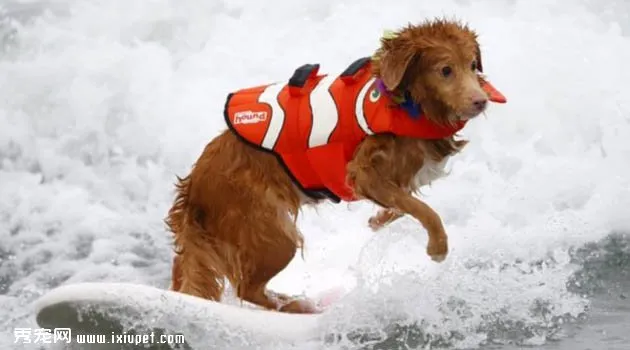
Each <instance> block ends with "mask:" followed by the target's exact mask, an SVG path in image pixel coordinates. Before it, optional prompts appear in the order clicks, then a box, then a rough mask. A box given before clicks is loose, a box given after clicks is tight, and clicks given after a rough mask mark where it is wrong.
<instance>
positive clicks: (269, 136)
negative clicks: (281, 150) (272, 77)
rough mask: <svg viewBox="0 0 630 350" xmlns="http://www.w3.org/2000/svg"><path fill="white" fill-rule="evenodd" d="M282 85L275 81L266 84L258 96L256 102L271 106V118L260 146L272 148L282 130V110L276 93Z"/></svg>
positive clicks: (278, 92)
mask: <svg viewBox="0 0 630 350" xmlns="http://www.w3.org/2000/svg"><path fill="white" fill-rule="evenodd" d="M283 87H284V84H281V83H275V84H272V85H269V86H267V88H266V89H265V91H263V93H262V94H260V96H259V97H258V102H260V103H267V104H268V105H269V107H271V120H270V121H269V128H267V133H266V134H265V138H264V139H263V142H262V145H261V146H262V147H263V148H265V149H273V147H274V146H275V145H276V141H278V136H280V131H282V125H283V124H284V110H283V109H282V107H280V103H279V102H278V94H280V90H282V88H283Z"/></svg>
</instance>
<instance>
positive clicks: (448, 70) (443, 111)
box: [379, 21, 505, 123]
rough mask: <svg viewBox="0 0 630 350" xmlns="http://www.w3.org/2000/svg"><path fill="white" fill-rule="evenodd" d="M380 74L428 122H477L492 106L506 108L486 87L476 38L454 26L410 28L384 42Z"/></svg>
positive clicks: (437, 23) (498, 95) (439, 24)
mask: <svg viewBox="0 0 630 350" xmlns="http://www.w3.org/2000/svg"><path fill="white" fill-rule="evenodd" d="M379 54H380V57H379V58H380V67H379V70H380V72H379V74H380V76H381V78H382V79H383V82H384V83H385V85H386V87H387V88H388V89H389V90H392V91H394V90H399V91H400V90H403V91H408V92H409V93H410V95H411V97H412V98H413V100H414V102H416V103H419V104H420V105H421V106H422V109H423V110H424V112H425V113H426V115H427V117H429V118H430V119H432V120H434V121H436V122H441V123H448V122H454V121H458V120H467V119H471V118H474V117H476V116H478V115H479V114H481V113H482V112H484V111H485V110H486V107H487V104H488V101H494V102H499V103H502V102H505V98H504V97H503V95H501V93H499V92H498V90H496V89H495V88H494V87H492V86H491V85H489V86H483V85H484V84H483V83H487V82H485V81H484V80H483V79H482V78H480V72H481V71H482V63H481V53H480V49H479V44H478V43H477V35H476V34H475V32H473V31H472V30H470V29H469V28H468V27H466V26H463V25H460V24H458V23H454V22H447V21H435V22H432V23H429V24H427V25H423V26H417V27H409V28H406V29H404V30H402V31H401V32H400V33H399V34H398V35H396V36H395V37H393V38H387V39H383V47H382V49H381V52H380V53H379Z"/></svg>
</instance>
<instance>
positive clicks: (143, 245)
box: [0, 0, 630, 347]
mask: <svg viewBox="0 0 630 350" xmlns="http://www.w3.org/2000/svg"><path fill="white" fill-rule="evenodd" d="M0 8H1V9H2V10H0V43H1V44H2V45H1V46H0V48H1V49H2V50H3V51H2V52H1V53H0V228H1V229H0V238H1V239H0V293H1V295H0V301H1V304H0V305H2V306H1V307H0V325H2V328H3V329H5V328H6V329H7V330H9V332H8V333H6V336H5V337H4V339H5V340H6V343H7V344H10V345H9V346H13V344H12V343H13V335H12V334H11V329H12V328H13V327H24V326H34V325H35V324H34V318H33V315H32V314H31V309H30V303H31V302H32V301H33V300H34V298H36V297H37V296H39V295H41V294H42V293H44V292H46V291H47V290H49V289H50V288H51V287H53V286H56V285H58V284H59V283H61V282H63V283H72V282H79V281H122V282H138V283H145V284H151V285H156V286H160V287H166V286H167V285H168V279H169V272H170V259H171V248H170V246H169V243H170V237H169V235H168V234H167V233H166V231H165V229H164V226H163V223H162V219H163V218H164V216H165V213H166V211H167V209H168V206H169V204H170V200H171V196H172V190H173V186H172V183H173V182H174V179H175V175H184V174H185V173H186V172H187V171H188V169H189V167H190V166H191V164H192V163H193V162H194V161H195V159H196V158H197V156H198V155H199V153H200V152H201V149H202V147H203V146H204V145H205V143H206V142H207V141H208V140H209V139H210V138H212V137H213V136H215V135H216V134H217V133H218V132H219V131H220V130H222V128H223V127H224V125H223V118H222V108H223V104H224V99H225V96H226V94H227V93H228V92H230V91H232V90H234V89H237V88H241V87H246V86H250V85H255V84H260V83H267V82H271V81H277V80H283V79H287V78H288V77H289V75H290V74H291V73H292V71H293V70H294V69H295V68H296V67H298V66H300V65H302V64H304V63H307V62H309V63H320V64H321V65H322V71H325V72H328V71H339V70H340V69H343V68H344V67H345V66H347V65H348V64H349V63H350V62H351V61H353V60H354V59H356V58H358V57H361V56H366V55H369V54H371V53H372V51H373V50H374V48H375V47H376V45H377V44H378V40H377V39H378V37H379V36H380V34H381V32H382V30H383V29H392V28H397V27H400V26H403V25H405V24H406V23H407V22H417V21H420V20H422V19H423V18H425V17H432V16H435V15H446V16H449V17H451V16H456V17H458V18H461V19H464V20H466V21H468V22H469V23H470V24H471V26H472V27H474V28H475V29H476V30H477V31H478V32H479V33H480V41H481V43H482V49H483V53H484V62H483V63H484V68H485V71H486V73H487V74H488V76H489V77H490V79H491V81H492V82H493V83H494V84H495V85H496V86H497V87H498V88H499V89H500V90H502V92H504V93H505V95H506V96H507V97H508V100H509V102H508V104H506V105H493V106H491V108H490V110H489V111H488V113H487V115H488V116H487V118H484V119H479V120H475V121H473V122H471V123H470V126H469V127H467V129H466V130H465V132H464V135H465V136H466V137H467V138H469V139H470V140H471V144H470V145H469V147H467V149H466V150H465V152H464V153H463V154H461V155H460V156H458V157H456V158H455V159H453V161H452V162H451V163H450V165H449V166H450V169H451V174H450V176H448V177H446V178H445V179H443V180H440V181H438V182H436V183H434V184H433V186H432V187H431V188H427V189H425V190H424V191H423V192H424V193H425V199H426V201H427V202H428V203H429V204H430V205H432V206H433V207H434V208H435V209H436V210H437V211H438V212H439V213H440V214H441V215H442V218H443V220H444V222H445V224H446V228H447V231H448V234H449V238H450V247H451V255H450V256H449V258H448V260H447V261H446V262H444V263H443V264H435V263H433V262H431V261H430V260H429V259H428V258H427V256H426V254H425V253H424V251H425V245H426V234H425V232H424V231H423V230H422V229H421V227H420V225H419V224H417V223H416V222H414V221H413V220H411V219H409V218H405V219H402V220H400V221H399V222H397V223H395V224H393V225H391V226H390V227H389V228H387V229H385V230H383V231H382V232H379V233H372V232H371V231H370V230H369V229H368V227H367V225H366V222H367V218H368V217H369V215H371V213H373V212H374V210H375V208H374V207H373V206H372V205H371V204H368V203H353V204H351V205H345V204H344V205H332V204H329V205H324V206H322V207H320V208H319V209H318V210H317V211H314V210H306V211H305V212H304V214H303V216H301V218H300V224H301V228H302V230H303V233H304V235H305V236H306V239H307V250H306V252H305V256H306V261H302V260H301V259H300V258H299V257H297V258H296V260H295V261H294V262H293V264H291V265H290V267H289V268H288V269H287V270H286V271H285V272H284V273H283V274H282V275H280V276H278V278H277V279H276V280H274V281H273V283H272V284H273V287H274V288H277V289H278V290H282V291H288V292H294V293H301V292H304V291H307V293H315V292H316V291H319V290H324V289H326V288H328V287H331V286H336V285H340V284H341V285H344V286H347V287H348V288H352V287H358V288H355V289H354V290H352V292H351V293H350V294H349V296H348V297H347V298H346V299H344V300H343V301H342V302H341V303H340V304H339V306H338V308H337V309H334V310H333V312H332V313H331V314H330V315H329V316H327V317H328V322H329V325H328V326H327V328H328V330H330V331H335V332H339V333H345V332H346V331H353V330H356V329H360V328H366V327H367V329H369V330H372V331H380V330H383V329H385V328H386V326H388V325H391V324H392V323H393V322H395V321H396V322H398V323H399V324H413V323H414V322H417V323H422V324H421V327H420V328H421V329H422V330H423V332H425V333H426V334H429V335H430V337H433V338H432V339H442V340H443V341H446V342H447V343H449V344H450V345H451V346H456V347H465V346H474V345H477V344H479V343H481V342H483V341H485V340H486V339H487V338H489V337H490V338H492V337H495V338H501V336H500V335H496V334H494V333H496V332H498V331H497V329H501V328H500V327H498V326H496V324H499V323H500V324H501V325H503V326H505V327H508V328H509V324H514V323H518V322H521V324H522V326H523V327H521V328H524V329H529V330H531V332H533V333H532V334H529V335H527V334H525V335H524V337H526V338H527V337H530V338H531V339H532V341H544V340H545V337H546V335H545V332H547V331H549V329H550V327H551V326H549V323H550V322H552V320H553V319H554V317H556V318H557V317H560V316H562V315H565V314H569V315H573V316H577V315H578V314H580V313H582V312H584V311H585V307H586V305H587V303H588V301H587V300H586V299H583V298H581V297H580V296H578V295H572V294H570V293H569V292H568V291H567V289H566V286H565V282H566V281H567V279H568V278H569V276H570V275H571V274H572V272H573V269H574V266H572V265H571V262H570V259H569V256H568V252H569V249H571V248H572V247H576V246H579V245H581V244H583V243H584V242H587V241H591V240H596V239H599V238H601V237H603V236H605V235H607V234H608V233H609V232H611V231H612V230H629V229H630V217H629V216H628V215H627V213H628V208H629V207H630V165H629V164H628V159H630V142H629V141H628V139H627V137H628V136H627V135H630V99H629V98H628V96H630V87H629V85H628V81H630V70H628V69H626V66H627V62H630V38H629V37H628V35H630V25H628V23H630V21H628V11H629V9H630V6H629V5H627V4H625V3H623V2H610V4H608V3H607V4H606V6H604V5H601V4H599V3H598V2H597V1H593V0H589V1H582V2H578V1H553V2H552V1H525V0H520V1H492V0H487V1H475V2H474V3H473V2H472V1H464V0H460V1H455V0H453V1H442V2H439V4H438V3H434V2H426V1H425V2H422V1H402V0H391V1H389V2H384V1H373V0H367V1H366V0H361V1H349V0H342V1H339V0H336V1H331V0H317V1H314V0H313V1H300V2H296V1H280V0H279V1H246V0H237V1H229V2H228V1H219V0H213V1H200V0H178V1H168V0H155V1H126V0H125V1H123V0H101V1H89V2H88V1H70V0H59V1H54V2H52V1H51V2H32V1H23V2H16V1H15V0H10V1H9V2H5V3H4V5H0ZM493 322H494V323H493ZM493 324H494V325H495V326H493ZM493 327H494V328H493ZM516 328H518V327H516ZM493 332H494V333H493ZM531 332H530V333H531ZM537 339H538V340H537ZM540 339H542V340H540ZM3 343H4V341H3ZM342 344H343V342H342ZM333 346H335V345H333Z"/></svg>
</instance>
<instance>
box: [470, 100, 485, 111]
mask: <svg viewBox="0 0 630 350" xmlns="http://www.w3.org/2000/svg"><path fill="white" fill-rule="evenodd" d="M487 104H488V99H487V98H479V99H475V100H473V105H474V106H475V108H477V110H480V111H481V110H483V109H485V108H486V105H487Z"/></svg>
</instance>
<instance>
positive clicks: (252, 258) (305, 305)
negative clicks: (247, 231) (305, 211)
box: [231, 221, 317, 313]
mask: <svg viewBox="0 0 630 350" xmlns="http://www.w3.org/2000/svg"><path fill="white" fill-rule="evenodd" d="M261 224H263V225H261ZM279 224H280V225H279ZM257 226H258V228H259V229H260V230H261V234H260V235H258V236H257V237H256V238H257V239H256V240H255V242H252V243H253V244H251V245H248V246H247V248H245V247H243V248H245V249H242V250H241V251H240V259H241V269H242V271H241V273H240V274H239V275H240V276H239V275H233V274H232V275H233V276H232V278H231V283H232V285H233V286H234V287H235V289H236V292H237V296H238V297H239V298H241V299H242V300H245V301H248V302H250V303H253V304H256V305H259V306H262V307H264V308H267V309H272V310H278V311H282V312H289V313H314V312H316V311H317V310H316V308H315V307H314V306H313V305H312V304H311V303H310V302H308V301H307V300H304V299H294V298H291V297H289V296H287V295H285V294H280V293H276V292H273V291H271V290H269V289H267V284H268V283H269V281H270V280H271V279H272V278H274V277H275V276H276V275H277V274H278V273H280V272H281V271H282V270H284V269H285V268H286V267H287V266H288V265H289V263H290V262H291V260H292V259H293V257H294V256H295V254H296V252H297V250H298V249H299V248H300V246H301V244H302V238H301V236H300V235H299V233H298V231H297V228H296V227H295V225H294V224H293V223H292V222H291V223H289V222H285V223H282V222H281V221H280V222H277V221H274V222H273V223H272V222H268V223H267V222H265V223H261V222H260V221H259V222H258V225H257ZM235 277H240V278H235Z"/></svg>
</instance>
